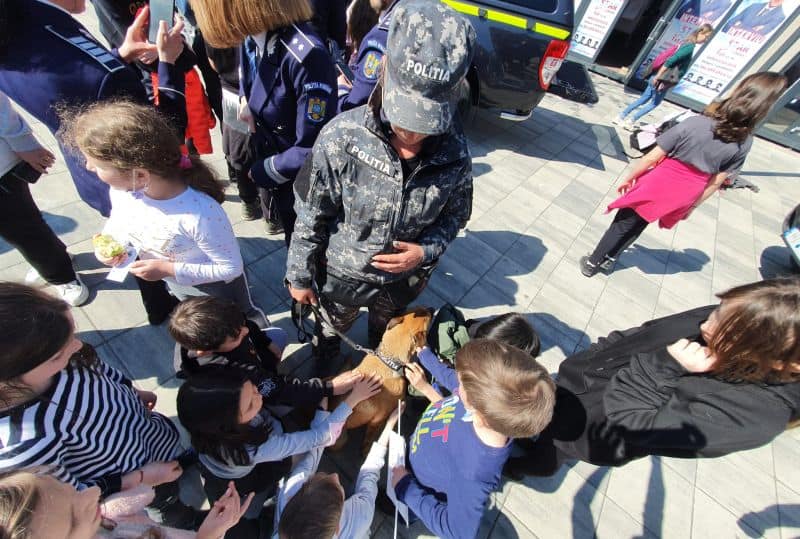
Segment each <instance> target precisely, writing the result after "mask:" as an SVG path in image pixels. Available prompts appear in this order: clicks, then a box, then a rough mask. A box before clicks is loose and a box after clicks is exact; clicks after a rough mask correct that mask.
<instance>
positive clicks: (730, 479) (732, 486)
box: [695, 453, 778, 537]
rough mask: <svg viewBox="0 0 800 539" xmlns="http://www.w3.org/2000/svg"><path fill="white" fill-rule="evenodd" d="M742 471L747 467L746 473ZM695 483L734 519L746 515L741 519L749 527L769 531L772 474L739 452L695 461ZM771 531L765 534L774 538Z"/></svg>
mask: <svg viewBox="0 0 800 539" xmlns="http://www.w3.org/2000/svg"><path fill="white" fill-rule="evenodd" d="M742 470H748V472H747V474H746V475H744V474H743V473H742ZM696 485H697V488H698V489H700V490H702V491H703V492H704V493H705V494H706V495H708V496H710V497H711V498H712V499H713V500H715V503H718V504H720V505H722V506H723V507H725V509H727V510H728V511H729V512H730V513H731V514H733V515H735V516H736V517H737V518H738V517H739V516H743V515H747V516H745V517H744V518H743V520H742V521H743V523H744V524H747V525H748V526H749V527H751V528H754V529H767V530H770V529H772V528H775V525H776V524H777V522H778V510H777V508H776V507H775V505H776V503H777V497H776V493H775V479H774V477H772V476H771V475H770V474H767V473H765V472H763V471H760V470H758V469H757V468H755V467H754V466H752V464H751V463H750V462H749V461H748V460H746V459H745V458H744V457H742V456H741V455H739V454H736V453H734V454H731V455H728V456H725V457H721V458H716V459H703V460H700V461H698V463H697V481H696ZM770 506H771V509H768V510H766V511H764V508H765V507H770ZM695 512H696V510H695ZM697 520H698V519H695V523H696V522H697ZM772 531H774V533H768V534H767V536H772V537H777V536H778V532H777V530H772Z"/></svg>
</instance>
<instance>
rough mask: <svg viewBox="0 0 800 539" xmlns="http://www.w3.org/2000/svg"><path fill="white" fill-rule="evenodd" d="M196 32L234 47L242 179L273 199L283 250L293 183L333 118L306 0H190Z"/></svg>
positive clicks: (329, 66) (326, 70)
mask: <svg viewBox="0 0 800 539" xmlns="http://www.w3.org/2000/svg"><path fill="white" fill-rule="evenodd" d="M192 7H193V8H194V12H195V17H196V18H197V23H198V26H199V27H200V30H201V31H202V32H203V35H204V36H205V37H206V41H208V43H210V44H211V45H212V46H214V47H231V46H235V45H238V44H240V43H241V44H242V46H241V53H242V58H241V66H242V77H241V79H240V95H241V96H242V105H243V106H242V107H241V109H240V114H241V116H242V118H243V119H246V120H248V121H249V122H250V123H251V129H252V131H254V134H253V136H252V137H251V140H252V142H253V144H254V145H255V155H256V157H257V158H256V160H255V162H254V164H253V165H252V167H251V168H250V176H251V177H252V178H253V180H254V181H255V182H256V183H257V184H258V185H259V186H261V187H263V188H265V189H268V190H269V191H271V194H272V196H274V197H275V199H276V202H277V207H278V213H279V214H280V217H281V222H282V223H283V230H284V234H285V239H286V244H287V245H288V244H289V240H290V239H291V237H292V231H293V230H294V221H295V219H296V214H295V212H294V190H293V184H294V179H295V176H297V173H298V171H299V170H300V167H301V166H302V165H303V163H304V162H305V161H306V158H307V157H308V155H309V154H310V153H311V147H312V146H313V145H314V141H316V139H317V135H318V134H319V132H320V130H321V129H322V127H323V126H324V125H325V124H326V123H327V122H328V120H330V119H331V118H332V117H333V115H334V114H335V112H336V94H335V93H334V92H335V86H336V75H335V68H334V66H333V59H332V58H331V55H330V53H329V52H328V49H327V47H326V46H325V44H324V43H323V41H322V39H320V37H319V36H318V35H317V34H316V32H315V31H314V29H313V28H312V27H311V25H310V24H309V23H308V22H303V21H308V20H309V19H310V18H311V16H312V15H313V12H312V10H311V5H310V4H309V2H308V0H195V1H193V2H192Z"/></svg>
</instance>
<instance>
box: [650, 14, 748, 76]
mask: <svg viewBox="0 0 800 539" xmlns="http://www.w3.org/2000/svg"><path fill="white" fill-rule="evenodd" d="M733 4H734V2H733V0H685V1H684V2H683V4H681V7H679V8H678V11H677V12H675V15H674V16H673V18H672V20H671V21H670V22H669V25H668V26H667V28H666V29H665V30H664V33H662V34H661V37H659V38H658V41H657V42H656V45H655V47H653V49H652V50H651V51H650V52H649V53H647V58H645V61H644V62H642V64H641V65H640V66H639V69H638V70H637V71H636V78H637V79H641V80H644V79H645V78H646V77H647V76H648V75H649V68H650V64H651V63H653V60H654V59H655V58H656V56H658V55H659V54H661V53H662V52H664V51H665V50H667V49H669V48H670V47H673V46H678V47H680V46H681V44H682V43H683V42H684V40H685V39H686V38H687V37H688V36H689V34H691V33H692V32H694V31H695V30H697V29H698V28H699V27H700V26H702V25H704V24H710V25H711V26H713V27H714V28H717V27H718V25H719V21H720V20H722V18H723V17H725V15H727V14H728V12H729V11H730V10H731V8H732V7H733ZM698 50H699V47H698Z"/></svg>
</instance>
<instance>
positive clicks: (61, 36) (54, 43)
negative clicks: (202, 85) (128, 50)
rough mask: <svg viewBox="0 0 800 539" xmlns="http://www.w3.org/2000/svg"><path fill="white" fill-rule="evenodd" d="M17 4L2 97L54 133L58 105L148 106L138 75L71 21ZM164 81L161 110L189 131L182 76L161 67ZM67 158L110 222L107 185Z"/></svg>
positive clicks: (2, 68)
mask: <svg viewBox="0 0 800 539" xmlns="http://www.w3.org/2000/svg"><path fill="white" fill-rule="evenodd" d="M13 4H14V5H13V8H12V9H15V10H16V12H17V17H16V20H15V25H14V26H13V28H14V30H15V34H14V35H13V36H11V38H10V39H9V41H8V45H7V46H6V47H5V49H4V50H3V51H2V58H1V59H0V91H2V92H3V93H5V94H6V95H8V96H9V97H10V98H11V99H12V100H13V101H15V102H16V103H18V104H19V105H20V106H22V107H23V108H24V109H25V110H27V111H28V112H29V113H30V114H31V115H33V116H34V117H35V118H36V119H37V120H39V121H41V122H42V123H44V124H45V125H46V126H47V127H48V129H50V131H51V132H52V133H54V134H55V132H56V131H57V130H58V129H59V127H60V121H59V118H58V115H57V113H56V109H55V106H56V105H62V104H65V105H72V106H74V105H82V104H86V103H91V102H94V101H97V100H102V99H107V98H110V97H118V96H127V97H130V98H132V99H134V100H136V101H141V102H142V103H147V95H146V94H145V90H144V87H143V86H142V83H141V80H140V79H139V75H138V74H137V72H136V71H135V70H134V69H132V68H130V67H129V66H127V65H126V64H124V63H123V62H122V61H121V60H120V59H119V57H118V56H117V55H115V54H113V53H112V52H110V51H109V50H108V49H106V48H105V47H104V46H103V45H101V44H100V43H98V42H97V41H96V40H95V39H94V38H93V37H92V35H91V34H90V33H89V31H88V30H86V28H84V27H83V25H81V23H79V22H78V21H77V20H76V19H75V18H73V17H72V15H70V14H69V13H67V12H66V11H64V10H63V9H61V8H59V7H56V6H54V5H52V4H49V3H47V2H43V1H41V0H33V1H24V0H16V1H14V3H13ZM159 81H160V88H159V90H160V91H161V93H160V95H161V99H160V108H161V109H162V111H163V112H165V113H166V114H168V115H170V116H173V117H175V120H176V122H177V123H178V124H180V125H182V126H184V127H185V125H186V112H185V109H186V107H185V100H184V96H183V93H182V89H183V74H182V73H180V71H179V70H176V69H174V67H173V66H172V65H170V64H163V63H161V64H159ZM177 89H180V91H178V90H177ZM62 152H63V153H64V159H65V161H66V164H67V168H68V169H69V171H70V174H71V175H72V180H73V182H75V187H76V188H77V190H78V194H79V195H80V197H81V199H83V200H84V201H85V202H86V203H87V204H89V205H90V206H91V207H93V208H95V209H96V210H97V211H99V212H100V213H101V214H103V215H104V216H107V215H108V214H109V212H110V210H111V202H110V201H109V198H108V185H106V184H105V183H103V182H102V181H100V179H98V178H97V176H96V175H95V174H94V173H93V172H89V171H88V170H86V168H85V166H84V163H83V159H82V158H80V156H78V155H76V154H74V153H72V152H69V151H64V149H63V148H62Z"/></svg>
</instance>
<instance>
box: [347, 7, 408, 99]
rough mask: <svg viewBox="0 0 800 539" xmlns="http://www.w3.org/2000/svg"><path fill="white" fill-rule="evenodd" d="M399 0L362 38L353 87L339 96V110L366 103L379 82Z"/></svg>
mask: <svg viewBox="0 0 800 539" xmlns="http://www.w3.org/2000/svg"><path fill="white" fill-rule="evenodd" d="M397 1H398V0H394V1H393V2H392V3H391V4H390V5H389V7H388V8H386V9H385V10H384V12H383V13H382V14H381V16H380V18H379V19H378V23H377V24H376V25H375V26H373V27H372V29H371V30H370V31H369V32H367V35H365V36H364V39H362V40H361V44H360V45H359V46H358V54H357V55H356V65H355V67H354V68H353V75H354V80H353V81H352V83H353V87H352V88H351V89H350V91H349V92H347V93H345V94H343V95H341V96H340V97H339V104H338V107H337V111H338V112H343V111H345V110H350V109H352V108H355V107H359V106H361V105H363V104H365V103H366V102H367V99H368V98H369V94H371V93H372V90H373V88H375V84H377V82H378V78H379V77H380V75H381V62H382V61H383V55H384V54H386V39H387V37H388V36H389V21H390V20H391V18H392V10H393V9H394V6H395V5H397Z"/></svg>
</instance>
